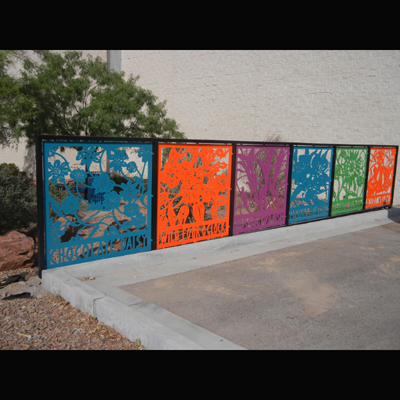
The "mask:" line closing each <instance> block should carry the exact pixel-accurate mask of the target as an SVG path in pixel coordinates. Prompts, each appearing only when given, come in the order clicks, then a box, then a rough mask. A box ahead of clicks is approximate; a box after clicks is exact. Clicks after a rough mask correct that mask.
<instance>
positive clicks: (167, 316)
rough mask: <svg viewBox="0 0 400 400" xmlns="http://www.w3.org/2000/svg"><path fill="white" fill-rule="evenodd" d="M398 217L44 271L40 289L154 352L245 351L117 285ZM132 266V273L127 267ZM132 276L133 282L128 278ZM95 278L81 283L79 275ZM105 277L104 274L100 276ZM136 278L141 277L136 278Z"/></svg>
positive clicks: (331, 223) (391, 213) (392, 212)
mask: <svg viewBox="0 0 400 400" xmlns="http://www.w3.org/2000/svg"><path fill="white" fill-rule="evenodd" d="M395 220H400V208H392V209H388V210H385V209H384V210H377V211H372V212H368V213H362V214H354V215H349V216H342V217H338V218H331V219H326V220H321V221H314V222H311V223H307V224H299V225H295V226H290V227H280V228H277V229H270V230H266V231H260V232H254V233H250V234H244V235H237V236H233V237H225V238H220V239H213V240H209V241H204V242H198V243H194V244H188V245H184V246H177V247H173V248H168V249H162V250H155V251H151V252H147V253H139V254H134V255H129V256H122V257H115V258H113V259H107V260H99V261H96V262H91V263H83V264H79V265H73V266H69V267H61V268H57V269H50V270H44V271H43V274H42V280H43V288H44V289H45V290H47V291H49V292H50V293H53V294H56V295H60V296H62V297H63V298H64V299H66V300H68V301H69V302H70V303H71V305H72V306H74V307H76V308H78V309H80V310H82V311H83V312H87V313H89V314H90V315H92V316H94V317H96V318H97V319H98V320H99V321H101V322H103V323H105V324H106V325H108V326H110V327H112V328H113V329H115V330H117V331H118V332H119V333H121V334H122V335H124V336H125V337H127V338H128V339H130V340H132V341H135V340H136V339H137V338H140V339H141V342H142V344H143V345H144V346H145V347H146V348H148V349H153V350H200V349H203V350H239V349H242V350H243V349H244V348H243V347H241V346H238V345H236V344H234V343H232V342H230V341H228V340H226V339H225V338H222V337H220V336H218V335H215V334H213V333H211V332H209V331H207V330H205V329H203V328H201V327H199V326H196V325H194V324H192V323H190V322H189V321H186V320H184V319H183V318H181V317H179V316H177V315H174V314H172V313H170V312H168V311H166V310H163V309H161V308H159V307H157V306H155V305H154V304H151V303H147V302H145V301H143V300H142V299H139V298H138V297H135V296H133V295H130V294H128V293H126V292H124V291H123V290H121V289H120V288H119V286H122V285H126V284H130V283H137V282H140V281H143V280H148V279H155V278H158V277H161V276H167V275H173V274H176V273H180V272H185V271H189V270H193V269H197V268H202V267H205V266H209V265H216V264H219V263H222V262H226V261H231V260H237V259H241V258H245V257H249V256H252V255H256V254H261V253H265V252H267V251H271V250H276V249H279V248H283V247H289V246H293V245H297V244H301V243H306V242H310V241H314V240H318V239H322V238H325V237H330V236H336V235H340V234H343V233H348V232H353V231H358V230H362V229H368V228H372V227H375V226H379V225H383V224H387V223H390V222H393V221H395ZM132 270H134V273H132V272H131V271H132ZM133 275H135V276H134V277H135V279H134V280H132V279H131V278H132V276H133ZM88 276H92V277H99V279H97V278H96V279H95V280H93V281H90V280H88V281H81V280H80V279H81V278H83V277H88ZM102 276H103V278H102ZM137 278H139V279H137Z"/></svg>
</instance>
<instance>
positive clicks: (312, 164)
mask: <svg viewBox="0 0 400 400" xmlns="http://www.w3.org/2000/svg"><path fill="white" fill-rule="evenodd" d="M332 155H333V148H332V147H305V146H294V148H293V159H292V175H291V187H290V207H289V224H293V223H296V222H301V221H308V220H312V219H315V218H322V217H326V216H328V215H329V199H330V190H331V180H332V158H333V157H332Z"/></svg>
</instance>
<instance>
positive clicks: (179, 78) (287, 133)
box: [121, 50, 400, 204]
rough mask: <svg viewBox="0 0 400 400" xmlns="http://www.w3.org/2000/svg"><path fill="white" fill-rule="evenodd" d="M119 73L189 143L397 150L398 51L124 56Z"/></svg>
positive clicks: (399, 188) (399, 187)
mask: <svg viewBox="0 0 400 400" xmlns="http://www.w3.org/2000/svg"><path fill="white" fill-rule="evenodd" d="M121 67H122V70H123V71H125V72H126V73H127V74H130V73H132V74H133V75H134V76H136V75H140V79H139V81H138V84H139V85H140V86H142V87H145V88H148V89H151V90H152V91H153V93H154V94H155V95H156V96H158V97H159V99H160V100H167V110H168V114H169V115H170V116H171V117H173V118H175V119H176V120H177V122H178V123H179V124H180V128H181V130H182V131H184V132H185V133H186V135H187V136H188V137H189V138H190V139H231V140H241V139H245V140H265V139H267V138H272V137H275V136H277V135H279V137H280V140H281V141H292V142H303V143H309V142H314V143H338V144H342V143H348V144H350V143H351V144H392V145H398V144H400V130H399V126H400V124H399V122H400V51H332V50H330V51H308V50H307V51H283V50H277V51H270V50H268V51H264V50H262V51H259V50H248V51H242V50H235V51H221V50H190V51H189V50H183V51H175V50H170V51H166V50H123V51H122V62H121ZM399 169H400V165H399V166H398V171H397V180H396V191H395V204H400V173H399Z"/></svg>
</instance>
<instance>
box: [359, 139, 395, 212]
mask: <svg viewBox="0 0 400 400" xmlns="http://www.w3.org/2000/svg"><path fill="white" fill-rule="evenodd" d="M395 161H396V149H395V148H373V147H372V148H371V150H370V159H369V168H368V181H367V197H366V205H365V207H366V208H371V207H379V206H383V205H386V204H390V203H391V201H392V185H393V175H394V166H395Z"/></svg>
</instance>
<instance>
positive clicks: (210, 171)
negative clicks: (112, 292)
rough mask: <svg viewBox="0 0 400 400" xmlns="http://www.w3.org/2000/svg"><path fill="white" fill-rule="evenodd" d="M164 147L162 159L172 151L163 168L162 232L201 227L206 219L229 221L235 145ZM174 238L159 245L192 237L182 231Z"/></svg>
mask: <svg viewBox="0 0 400 400" xmlns="http://www.w3.org/2000/svg"><path fill="white" fill-rule="evenodd" d="M160 150H161V151H160V160H161V156H162V153H163V151H164V152H165V151H169V154H168V159H167V161H166V162H165V163H164V165H163V167H162V168H161V171H159V189H158V190H159V196H158V214H159V215H158V232H159V234H162V232H164V231H166V230H168V229H169V228H171V229H181V228H183V227H185V226H188V225H190V226H191V227H198V228H200V227H202V226H203V225H204V223H205V222H206V221H217V220H220V219H224V220H226V221H227V220H228V216H229V211H228V210H229V205H228V201H229V189H230V157H231V147H230V146H199V145H197V146H196V145H191V146H186V147H182V145H181V146H180V147H178V145H162V146H160ZM160 166H161V162H160ZM217 236H221V235H217ZM171 240H172V239H171V238H170V239H169V241H168V243H160V242H159V243H158V247H165V246H166V245H173V244H174V243H175V242H181V241H182V242H187V240H188V239H187V238H185V237H184V234H182V233H181V234H180V236H179V237H176V238H175V240H174V243H172V242H171ZM195 240H200V238H197V239H195V238H194V239H193V241H195ZM175 244H176V243H175ZM178 244H179V243H178Z"/></svg>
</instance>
